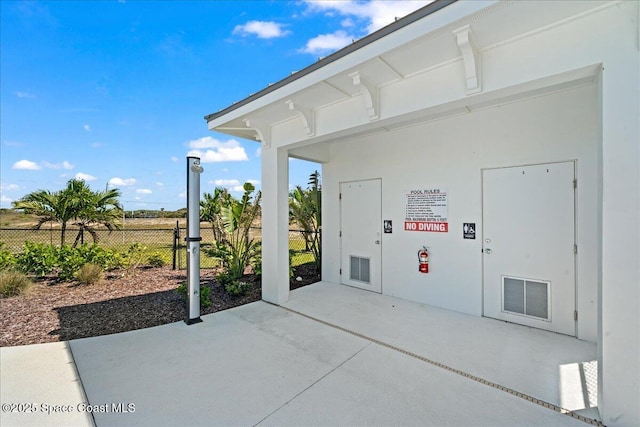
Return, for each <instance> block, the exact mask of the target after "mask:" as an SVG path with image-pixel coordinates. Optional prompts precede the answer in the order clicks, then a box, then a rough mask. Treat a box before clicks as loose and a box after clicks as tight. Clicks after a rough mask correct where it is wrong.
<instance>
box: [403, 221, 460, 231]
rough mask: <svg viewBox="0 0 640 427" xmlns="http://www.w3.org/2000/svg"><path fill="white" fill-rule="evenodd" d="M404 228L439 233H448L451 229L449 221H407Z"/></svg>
mask: <svg viewBox="0 0 640 427" xmlns="http://www.w3.org/2000/svg"><path fill="white" fill-rule="evenodd" d="M404 229H405V230H406V231H435V232H439V233H446V232H448V231H449V223H448V222H420V221H405V222H404Z"/></svg>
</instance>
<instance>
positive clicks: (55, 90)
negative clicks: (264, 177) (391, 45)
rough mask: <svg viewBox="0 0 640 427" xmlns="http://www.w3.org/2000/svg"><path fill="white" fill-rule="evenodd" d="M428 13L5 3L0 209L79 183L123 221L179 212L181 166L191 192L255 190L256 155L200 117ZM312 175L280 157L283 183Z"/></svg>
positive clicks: (397, 4) (1, 15)
mask: <svg viewBox="0 0 640 427" xmlns="http://www.w3.org/2000/svg"><path fill="white" fill-rule="evenodd" d="M426 3H428V2H427V1H417V0H412V1H388V2H387V1H326V0H325V1H284V0H279V1H267V0H262V1H257V0H256V1H189V2H186V1H157V2H154V1H129V0H127V1H122V0H120V1H95V2H94V1H43V2H35V1H12V0H3V1H1V2H0V20H1V21H0V207H5V208H6V207H10V206H11V202H12V201H14V200H17V199H19V198H20V197H22V196H23V195H25V194H27V193H29V192H31V191H34V190H37V189H46V190H52V191H54V190H59V189H61V188H62V187H63V186H64V185H65V183H66V182H67V181H68V180H69V179H71V178H81V179H84V180H85V181H86V182H87V183H89V185H90V186H91V187H92V188H93V189H94V190H102V189H104V188H106V187H107V186H109V187H117V188H119V189H120V190H121V192H122V197H121V200H122V202H123V205H124V207H125V209H127V210H132V209H160V208H164V209H166V210H175V209H179V208H181V207H184V206H185V204H186V198H185V186H186V184H185V181H186V177H185V176H186V156H187V155H199V156H200V157H202V161H203V166H204V168H205V172H204V174H203V175H202V177H201V187H202V192H212V191H213V189H214V187H215V186H226V187H228V188H230V189H231V190H232V191H234V190H237V187H239V186H241V185H242V183H244V182H246V181H251V182H254V183H255V184H256V185H257V187H258V188H259V187H260V177H261V172H260V150H259V148H260V145H259V144H258V143H257V142H255V141H248V140H242V139H237V138H232V137H229V136H227V135H224V134H219V133H214V132H210V131H208V129H207V125H206V122H205V120H204V118H203V117H204V116H205V115H207V114H210V113H213V112H216V111H218V110H220V109H222V108H224V107H227V106H228V105H230V104H232V103H233V102H236V101H239V100H241V99H243V98H245V97H247V96H248V95H249V94H250V93H254V92H257V91H259V90H260V89H262V88H264V87H266V86H267V85H268V84H270V83H274V82H276V81H279V80H281V79H282V78H284V77H286V76H288V75H289V74H290V73H291V72H292V71H297V70H300V69H302V68H304V67H306V66H308V65H310V64H312V63H313V62H315V61H317V59H318V57H321V56H326V55H327V54H329V53H331V52H334V51H336V50H338V49H340V48H341V47H344V46H345V45H347V44H349V43H351V41H352V40H353V39H359V38H361V37H363V36H365V35H367V34H369V33H371V32H373V31H375V30H377V29H379V28H381V27H382V26H384V25H386V24H389V23H391V22H392V21H393V20H394V19H395V17H400V16H404V15H406V14H407V13H410V12H411V11H413V10H415V9H418V8H419V7H422V6H424V5H425V4H426ZM315 169H319V165H315V164H313V163H308V162H303V161H300V160H290V184H291V185H302V186H306V183H307V180H308V176H309V174H310V173H311V172H312V171H314V170H315Z"/></svg>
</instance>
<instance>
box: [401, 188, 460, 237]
mask: <svg viewBox="0 0 640 427" xmlns="http://www.w3.org/2000/svg"><path fill="white" fill-rule="evenodd" d="M406 196H407V197H406V198H407V203H406V207H405V214H404V216H405V218H404V230H405V231H431V232H437V233H446V232H448V231H449V222H448V221H449V219H448V218H447V217H448V199H447V190H446V189H445V188H429V189H421V190H409V191H407V193H406Z"/></svg>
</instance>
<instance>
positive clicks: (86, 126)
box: [82, 125, 91, 132]
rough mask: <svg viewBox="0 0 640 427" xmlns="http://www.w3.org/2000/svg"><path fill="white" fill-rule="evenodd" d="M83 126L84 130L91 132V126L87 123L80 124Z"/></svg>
mask: <svg viewBox="0 0 640 427" xmlns="http://www.w3.org/2000/svg"><path fill="white" fill-rule="evenodd" d="M82 127H83V128H84V130H86V131H87V132H91V126H89V125H84V126H82Z"/></svg>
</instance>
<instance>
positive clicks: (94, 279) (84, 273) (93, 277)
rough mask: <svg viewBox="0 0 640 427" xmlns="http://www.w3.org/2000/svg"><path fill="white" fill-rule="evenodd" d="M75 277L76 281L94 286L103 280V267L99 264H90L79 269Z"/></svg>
mask: <svg viewBox="0 0 640 427" xmlns="http://www.w3.org/2000/svg"><path fill="white" fill-rule="evenodd" d="M75 277H76V280H77V281H78V282H80V283H82V284H83V285H93V284H95V283H98V282H100V281H101V280H102V277H103V273H102V267H100V266H99V265H98V264H94V263H92V262H88V263H86V264H84V265H83V266H82V267H80V268H79V269H78V271H77V272H76V274H75Z"/></svg>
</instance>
